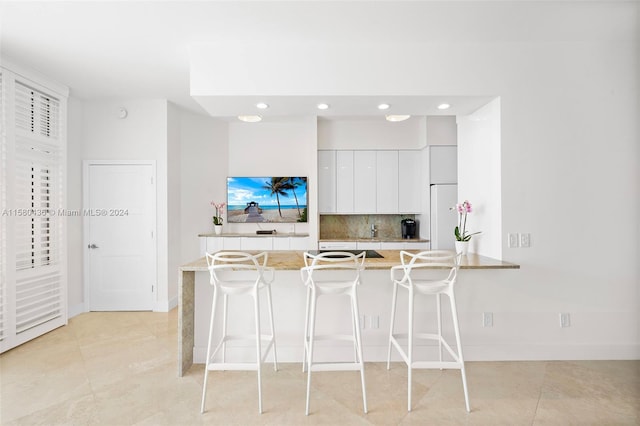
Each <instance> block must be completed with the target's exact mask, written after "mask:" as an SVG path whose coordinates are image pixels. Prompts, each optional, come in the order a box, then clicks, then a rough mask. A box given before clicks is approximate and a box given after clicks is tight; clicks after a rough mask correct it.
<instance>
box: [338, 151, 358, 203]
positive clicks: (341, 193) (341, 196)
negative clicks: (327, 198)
mask: <svg viewBox="0 0 640 426" xmlns="http://www.w3.org/2000/svg"><path fill="white" fill-rule="evenodd" d="M353 179H354V176H353V151H337V152H336V212H337V213H353Z"/></svg>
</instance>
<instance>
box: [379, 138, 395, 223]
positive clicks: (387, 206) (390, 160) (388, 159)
mask: <svg viewBox="0 0 640 426" xmlns="http://www.w3.org/2000/svg"><path fill="white" fill-rule="evenodd" d="M399 190H400V187H399V185H398V151H377V152H376V212H377V213H398V193H399Z"/></svg>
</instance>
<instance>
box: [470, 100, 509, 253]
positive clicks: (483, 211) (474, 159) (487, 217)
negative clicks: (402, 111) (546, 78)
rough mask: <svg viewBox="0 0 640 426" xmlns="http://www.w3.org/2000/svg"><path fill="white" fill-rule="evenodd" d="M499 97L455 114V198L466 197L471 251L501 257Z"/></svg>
mask: <svg viewBox="0 0 640 426" xmlns="http://www.w3.org/2000/svg"><path fill="white" fill-rule="evenodd" d="M500 144H501V142H500V99H495V100H493V101H492V102H490V103H489V104H487V105H485V106H484V107H482V108H480V109H479V110H477V111H475V112H474V113H473V114H470V115H468V116H464V117H458V164H460V165H462V167H458V199H459V200H460V201H462V200H469V202H470V203H471V205H472V209H473V211H472V212H471V213H470V214H468V215H467V231H468V232H469V233H474V232H478V231H481V232H482V233H481V234H478V235H474V236H473V237H471V244H470V245H471V247H470V251H472V252H474V253H478V254H481V255H483V256H489V257H493V258H496V259H502V239H503V238H502V237H504V238H506V237H505V236H503V235H502V201H501V199H502V196H501V194H502V185H501V181H502V175H501V168H500Z"/></svg>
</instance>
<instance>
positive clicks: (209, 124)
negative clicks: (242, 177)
mask: <svg viewBox="0 0 640 426" xmlns="http://www.w3.org/2000/svg"><path fill="white" fill-rule="evenodd" d="M180 119H181V121H180V149H181V152H180V155H181V174H180V177H181V180H180V193H181V199H180V203H181V235H180V237H181V243H180V246H181V249H182V253H181V263H182V264H183V263H187V262H190V261H192V260H194V259H197V258H198V257H200V242H199V240H198V234H205V233H211V232H212V231H213V228H212V227H213V224H212V221H211V217H212V216H213V214H214V210H213V207H212V206H211V205H210V204H209V203H210V202H211V201H216V202H222V201H225V200H226V197H227V187H226V181H227V180H226V179H227V176H228V174H229V173H228V171H227V168H228V165H227V159H228V156H229V148H228V124H227V123H226V122H223V121H219V120H215V119H213V118H211V117H206V116H202V115H197V114H193V113H190V112H187V111H184V110H182V111H181V116H180ZM173 276H175V277H177V276H178V271H177V269H176V270H175V271H174V272H173Z"/></svg>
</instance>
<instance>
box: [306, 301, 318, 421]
mask: <svg viewBox="0 0 640 426" xmlns="http://www.w3.org/2000/svg"><path fill="white" fill-rule="evenodd" d="M316 302H317V295H316V291H315V290H311V306H310V308H311V309H310V316H309V352H308V353H307V406H306V409H305V415H307V416H308V415H309V400H310V396H311V366H312V365H313V336H314V334H315V327H316Z"/></svg>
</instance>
